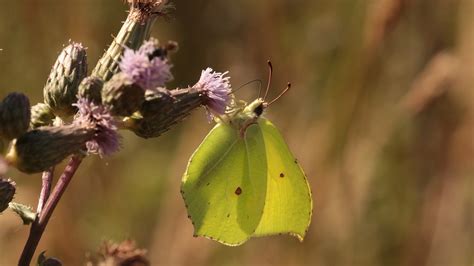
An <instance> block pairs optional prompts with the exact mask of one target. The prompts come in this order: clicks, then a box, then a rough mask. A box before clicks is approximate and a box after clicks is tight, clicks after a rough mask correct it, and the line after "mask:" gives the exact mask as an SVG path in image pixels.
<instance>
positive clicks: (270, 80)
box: [258, 60, 273, 100]
mask: <svg viewBox="0 0 474 266" xmlns="http://www.w3.org/2000/svg"><path fill="white" fill-rule="evenodd" d="M267 64H268V80H267V89H266V90H265V95H264V96H263V99H264V100H265V99H266V98H267V95H268V91H269V90H270V83H271V82H272V76H273V66H272V62H271V61H270V60H268V61H267ZM258 97H259V98H260V93H259V94H258Z"/></svg>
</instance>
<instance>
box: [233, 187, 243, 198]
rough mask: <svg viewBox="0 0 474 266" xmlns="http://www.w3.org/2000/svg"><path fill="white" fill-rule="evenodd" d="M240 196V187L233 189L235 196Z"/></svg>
mask: <svg viewBox="0 0 474 266" xmlns="http://www.w3.org/2000/svg"><path fill="white" fill-rule="evenodd" d="M240 194H242V189H241V188H240V187H237V188H236V189H235V195H237V196H239V195H240Z"/></svg>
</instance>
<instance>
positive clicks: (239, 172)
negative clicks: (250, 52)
mask: <svg viewBox="0 0 474 266" xmlns="http://www.w3.org/2000/svg"><path fill="white" fill-rule="evenodd" d="M268 63H269V66H270V72H269V73H270V74H269V82H268V85H267V91H266V93H265V96H264V98H257V99H256V100H254V101H253V102H252V103H250V104H245V103H243V102H241V103H236V104H234V107H233V108H232V110H230V112H228V113H227V114H226V115H223V116H221V117H219V119H218V120H219V121H218V123H217V125H216V126H215V127H214V128H213V129H212V130H211V131H210V132H209V134H208V135H207V136H206V138H205V139H204V141H203V142H202V143H201V145H200V146H199V147H198V148H197V150H196V151H195V152H194V154H193V155H192V157H191V159H190V160H189V163H188V167H187V169H186V172H185V174H184V176H183V180H182V186H181V193H182V196H183V199H184V201H185V204H186V207H187V211H188V217H189V218H190V219H191V221H192V223H193V225H194V235H195V236H203V237H206V238H210V239H213V240H216V241H218V242H220V243H223V244H225V245H230V246H236V245H241V244H243V243H244V242H245V241H247V240H248V239H249V238H251V237H259V236H268V235H276V234H290V235H293V236H295V237H297V238H298V239H299V240H300V241H302V240H303V238H304V236H305V234H306V231H307V229H308V227H309V224H310V221H311V214H312V199H311V191H310V188H309V184H308V182H307V180H306V176H305V174H304V172H303V170H302V169H301V167H300V166H299V165H298V162H297V161H296V159H295V157H294V156H293V155H292V154H291V152H290V150H289V148H288V146H287V145H286V143H285V141H284V140H283V137H282V136H281V135H280V133H279V132H278V130H277V129H276V127H275V126H274V125H273V124H272V123H271V122H270V121H269V120H267V119H265V118H263V117H261V115H262V113H263V111H264V109H265V108H266V107H267V106H268V105H269V104H271V103H272V102H274V101H275V100H277V99H278V98H279V97H280V96H282V95H283V94H284V93H285V92H286V91H287V90H288V89H289V88H290V84H288V87H287V89H285V90H284V91H283V92H282V93H281V94H280V95H279V96H278V97H277V98H276V99H274V100H273V101H271V102H270V103H267V102H266V101H265V100H264V99H265V98H266V95H267V93H268V89H269V86H270V84H269V83H270V79H271V75H272V67H271V63H270V62H268Z"/></svg>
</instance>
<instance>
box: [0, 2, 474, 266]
mask: <svg viewBox="0 0 474 266" xmlns="http://www.w3.org/2000/svg"><path fill="white" fill-rule="evenodd" d="M174 2H175V6H176V10H175V11H174V12H173V15H172V17H171V19H168V20H163V19H162V20H159V21H157V23H156V24H155V26H154V28H153V33H152V36H154V37H156V38H158V39H160V40H162V41H166V40H175V41H177V42H179V44H180V50H179V52H178V53H177V54H175V55H174V56H173V64H174V67H173V70H174V72H173V73H174V76H175V80H174V81H173V83H172V84H171V86H170V87H176V86H187V85H192V84H194V83H195V82H196V81H197V79H198V78H199V75H200V71H201V69H204V68H206V67H208V66H210V67H213V68H215V69H216V70H218V71H225V70H229V71H230V74H231V76H232V79H231V81H232V84H233V86H234V87H239V86H240V85H242V84H244V83H246V82H248V81H250V80H253V79H262V80H263V81H264V83H265V80H266V75H267V67H266V60H267V59H268V58H271V59H272V62H273V64H274V69H275V72H274V80H273V83H272V89H271V91H270V94H271V96H275V95H277V94H278V93H279V92H280V91H281V90H282V89H283V88H284V87H285V84H286V82H287V81H291V82H292V83H293V89H292V90H291V91H290V92H289V93H288V94H286V95H285V97H283V98H282V99H280V100H279V102H278V103H276V104H274V105H272V106H271V108H269V109H268V110H267V114H266V116H267V117H268V118H269V119H271V120H272V121H273V122H274V123H275V124H276V125H277V126H278V127H279V128H280V130H281V131H282V133H283V135H284V136H285V138H286V140H287V142H288V144H289V146H290V148H291V150H292V151H293V153H294V154H295V156H296V157H297V158H298V160H299V162H300V163H301V165H302V167H303V168H304V169H305V171H306V173H307V175H308V179H309V182H310V184H311V187H312V191H313V199H314V215H313V219H312V224H311V227H310V229H309V232H308V234H307V236H306V239H305V240H304V242H302V243H299V242H298V241H297V240H296V239H294V238H291V237H289V236H280V237H267V238H261V239H253V240H250V241H248V242H247V243H246V244H244V245H242V246H240V247H226V246H223V245H220V244H218V243H215V242H212V241H210V240H207V239H201V238H193V237H192V235H193V233H192V231H193V230H192V225H191V222H190V221H189V220H188V219H187V218H186V210H185V207H184V204H183V201H182V199H181V195H180V193H179V186H180V179H181V175H182V174H183V172H184V170H185V167H186V164H187V160H188V158H189V157H190V155H191V154H192V152H193V151H194V150H195V149H196V147H197V146H198V145H199V143H200V142H201V141H202V139H203V138H204V136H205V135H206V133H207V132H208V131H209V130H210V128H211V127H212V126H213V125H212V124H209V123H207V121H206V117H205V112H204V110H196V111H195V112H194V113H193V114H192V115H191V116H190V117H189V118H188V119H187V120H185V121H184V122H183V123H181V124H179V125H177V126H176V127H174V128H173V129H172V130H170V131H169V132H167V133H166V134H164V135H163V136H161V137H159V138H156V139H150V140H144V139H140V138H138V137H136V136H134V135H133V134H132V133H129V132H123V148H122V150H121V152H120V153H118V154H116V155H114V156H112V157H109V158H104V159H100V158H98V157H90V158H87V160H85V162H84V163H83V165H82V167H81V168H80V170H79V172H78V173H77V174H76V176H75V178H74V179H73V181H72V183H71V185H70V187H69V188H68V190H67V192H66V193H65V196H64V198H63V199H62V201H61V202H60V204H59V206H58V208H57V209H56V211H55V213H54V215H53V217H52V219H51V221H50V224H49V226H48V228H47V230H46V232H45V235H44V237H43V239H42V240H41V243H40V246H39V248H38V250H39V251H42V250H47V254H48V255H54V256H57V257H59V258H60V259H62V260H63V262H64V264H65V265H83V264H84V262H85V260H86V254H88V253H91V252H93V251H95V250H97V248H98V247H99V246H100V244H101V243H102V242H103V241H104V240H115V241H121V240H124V239H128V238H131V239H134V240H135V241H136V242H137V244H138V245H139V246H140V247H142V248H146V249H147V250H148V255H149V258H150V260H151V262H152V265H440V266H445V265H453V266H461V265H466V266H467V265H473V263H474V232H473V231H474V229H473V228H474V184H473V180H474V179H473V178H474V87H473V85H474V52H473V51H474V27H473V25H474V16H473V15H472V14H474V1H472V0H313V1H306V0H260V1H254V0H241V1H225V0H195V1H183V0H175V1H174ZM0 3H1V8H0V48H2V49H3V51H0V66H1V69H2V71H0V96H1V97H2V98H3V97H4V96H5V95H6V94H7V93H9V92H12V91H21V92H24V93H27V94H28V95H29V96H30V100H31V102H32V104H35V103H37V102H41V101H42V88H43V85H44V83H45V81H46V78H47V76H48V73H49V71H50V68H51V66H52V64H53V63H54V61H55V59H56V57H57V55H58V54H59V52H60V50H61V49H62V47H63V45H65V44H67V43H68V40H69V39H71V40H74V41H78V42H82V43H83V44H84V45H85V46H87V47H88V51H87V52H88V57H89V58H88V59H89V64H90V69H92V68H93V66H94V65H95V63H96V62H97V59H98V58H99V57H100V55H101V53H102V52H103V51H104V49H105V48H106V47H107V45H108V44H109V43H110V41H111V40H112V35H114V34H116V33H117V32H118V30H119V28H120V26H121V21H123V20H124V19H125V18H126V15H127V14H126V12H125V11H126V9H127V7H126V5H125V4H124V3H123V1H120V0H70V1H61V0H41V1H40V0H17V1H8V0H0ZM257 91H258V86H257V85H255V84H253V85H248V86H245V87H244V88H243V89H241V90H239V92H238V93H237V96H238V97H241V98H243V99H246V100H251V99H253V98H255V97H256V95H257ZM58 168H61V167H58ZM9 176H11V177H12V178H13V179H14V180H15V181H16V182H17V184H18V187H17V191H18V193H17V195H16V201H19V202H22V203H27V204H30V205H32V206H34V207H35V206H36V202H37V195H38V193H39V190H40V175H39V174H37V175H25V174H21V173H19V172H18V171H16V170H15V169H11V170H10V171H9ZM0 225H1V226H0V265H14V264H16V261H17V259H18V257H19V254H20V253H21V250H22V248H23V244H24V242H25V240H26V238H27V235H28V231H29V228H28V227H26V226H22V225H21V222H20V220H19V219H18V218H17V217H16V216H14V215H13V214H12V213H11V212H5V213H4V214H2V215H1V216H0Z"/></svg>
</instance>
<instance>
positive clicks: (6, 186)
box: [0, 178, 16, 213]
mask: <svg viewBox="0 0 474 266" xmlns="http://www.w3.org/2000/svg"><path fill="white" fill-rule="evenodd" d="M15 186H16V184H15V182H13V181H12V180H11V179H4V178H2V179H0V213H2V212H3V211H4V210H5V209H6V208H8V204H9V203H10V202H11V201H12V200H13V196H15V190H16V189H15Z"/></svg>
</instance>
